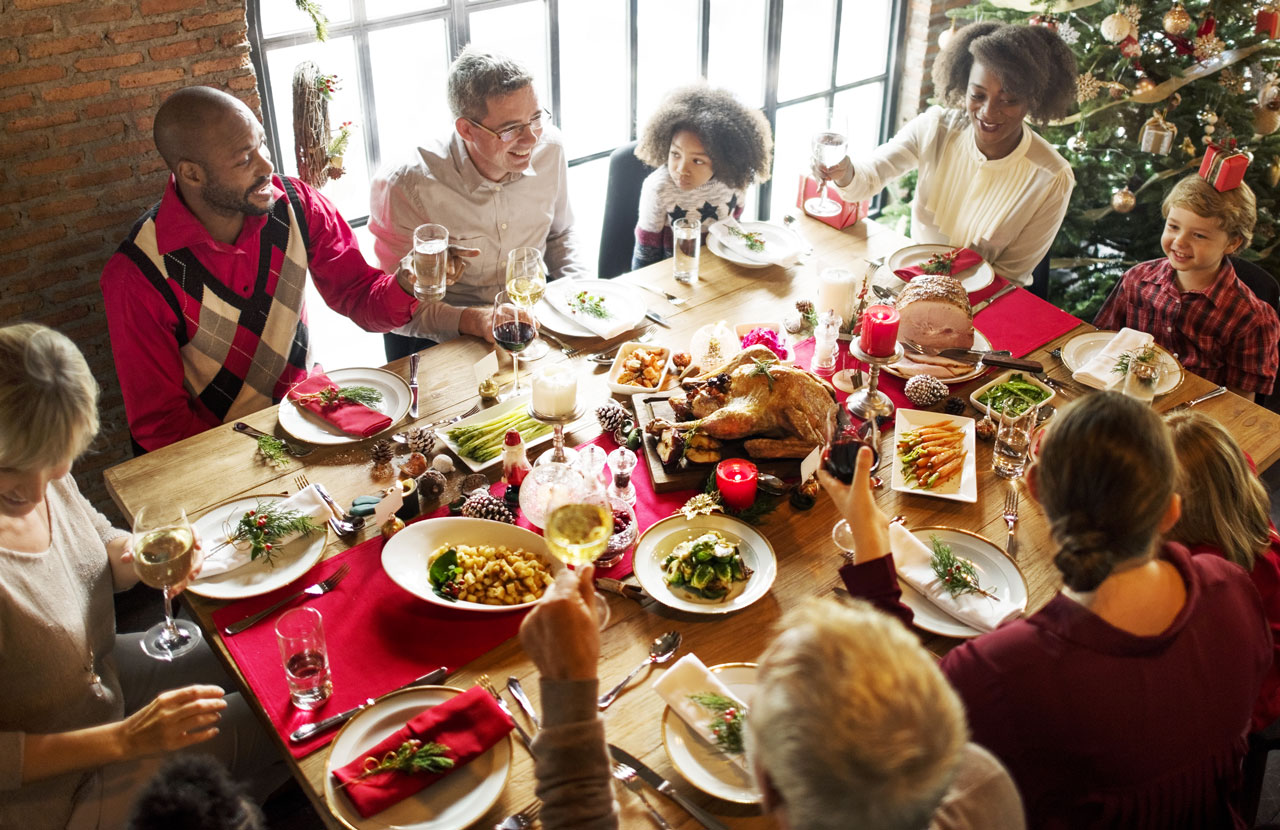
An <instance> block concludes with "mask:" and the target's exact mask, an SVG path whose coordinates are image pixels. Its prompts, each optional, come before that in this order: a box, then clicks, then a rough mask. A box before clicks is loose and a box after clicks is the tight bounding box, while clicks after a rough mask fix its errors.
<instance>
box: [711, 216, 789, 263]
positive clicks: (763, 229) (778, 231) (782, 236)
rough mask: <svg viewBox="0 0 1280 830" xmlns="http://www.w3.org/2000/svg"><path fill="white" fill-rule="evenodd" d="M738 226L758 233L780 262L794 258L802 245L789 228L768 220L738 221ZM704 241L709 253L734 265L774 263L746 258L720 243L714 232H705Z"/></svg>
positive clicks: (767, 248)
mask: <svg viewBox="0 0 1280 830" xmlns="http://www.w3.org/2000/svg"><path fill="white" fill-rule="evenodd" d="M738 227H740V228H742V230H744V231H746V232H748V233H758V234H760V235H761V236H763V237H764V244H765V250H770V251H772V252H773V256H774V257H775V258H776V259H779V260H781V261H782V262H787V261H789V260H792V259H794V258H795V255H796V253H797V252H798V251H800V249H801V248H802V247H803V243H802V242H801V240H800V237H799V236H797V235H796V233H795V231H793V230H791V229H790V228H784V227H782V226H780V225H774V224H772V223H770V222H739V223H738ZM706 243H707V250H709V251H711V253H713V254H715V255H716V256H718V257H720V258H721V259H725V260H728V261H729V262H732V263H734V264H735V265H741V266H742V267H743V268H771V267H773V266H774V265H775V264H776V263H773V262H761V261H759V260H755V259H747V258H746V257H745V256H743V255H742V254H740V253H737V252H736V251H734V250H733V249H732V248H730V247H729V246H727V245H725V244H724V243H722V242H721V241H720V240H719V239H717V238H716V237H715V235H714V234H710V233H709V234H707V236H706ZM778 267H780V268H785V267H787V266H786V265H779V266H778Z"/></svg>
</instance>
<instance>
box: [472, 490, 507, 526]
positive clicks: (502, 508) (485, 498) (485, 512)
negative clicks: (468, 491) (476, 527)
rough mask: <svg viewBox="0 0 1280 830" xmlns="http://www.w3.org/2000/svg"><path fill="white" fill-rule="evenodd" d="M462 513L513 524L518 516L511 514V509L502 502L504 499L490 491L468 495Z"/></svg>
mask: <svg viewBox="0 0 1280 830" xmlns="http://www.w3.org/2000/svg"><path fill="white" fill-rule="evenodd" d="M462 515H464V516H466V517H467V518H470V519H489V520H490V521H494V522H506V523H507V524H511V525H513V524H515V523H516V517H515V516H513V515H511V510H510V509H509V508H508V507H507V506H506V505H505V504H503V503H502V500H501V499H496V498H494V497H493V496H491V495H489V494H488V493H474V494H472V495H470V496H468V497H467V500H466V502H465V503H464V504H463V505H462Z"/></svg>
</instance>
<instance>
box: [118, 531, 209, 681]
mask: <svg viewBox="0 0 1280 830" xmlns="http://www.w3.org/2000/svg"><path fill="white" fill-rule="evenodd" d="M151 512H152V514H153V515H154V511H151ZM148 513H149V509H148V508H145V507H144V508H142V509H140V510H139V511H138V515H137V516H136V517H135V519H134V524H133V567H134V570H135V571H137V573H138V578H139V579H140V580H142V582H143V583H144V584H145V585H147V586H149V587H151V588H159V589H161V590H162V591H163V592H164V622H161V623H157V624H156V625H154V626H152V627H151V628H150V629H148V630H147V632H146V634H145V635H143V638H142V643H141V645H142V650H143V651H144V652H146V653H147V654H148V655H149V656H151V657H154V658H155V659H157V660H172V659H174V658H175V657H179V656H181V655H183V654H186V653H187V652H189V651H191V650H192V649H194V648H195V647H196V646H197V645H198V644H199V643H200V629H199V628H197V627H196V626H195V625H193V624H192V623H190V622H187V621H186V620H175V619H174V618H173V597H174V596H176V595H177V593H178V592H179V591H181V590H182V588H184V587H186V584H187V581H188V580H190V579H191V577H192V575H193V573H194V571H195V568H196V566H198V564H199V560H198V558H197V557H196V554H195V551H196V549H197V544H196V538H195V531H194V530H193V529H192V527H191V522H189V521H188V520H187V513H186V511H185V510H183V511H180V514H179V516H180V518H179V519H177V520H175V521H168V522H166V521H160V520H158V519H155V520H153V519H152V518H151V517H149V516H148Z"/></svg>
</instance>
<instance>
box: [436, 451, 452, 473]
mask: <svg viewBox="0 0 1280 830" xmlns="http://www.w3.org/2000/svg"><path fill="white" fill-rule="evenodd" d="M431 469H433V470H438V471H440V472H442V473H452V472H453V459H452V458H450V457H449V456H447V455H445V454H444V453H440V454H439V455H437V456H436V457H435V458H433V459H431Z"/></svg>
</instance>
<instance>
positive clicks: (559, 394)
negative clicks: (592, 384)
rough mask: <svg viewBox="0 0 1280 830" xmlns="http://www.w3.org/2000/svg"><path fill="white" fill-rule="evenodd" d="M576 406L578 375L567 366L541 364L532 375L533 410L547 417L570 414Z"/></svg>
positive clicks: (561, 416) (560, 416)
mask: <svg viewBox="0 0 1280 830" xmlns="http://www.w3.org/2000/svg"><path fill="white" fill-rule="evenodd" d="M577 406H578V375H577V373H576V372H574V371H573V370H572V369H570V368H569V367H568V366H565V365H563V364H556V365H553V366H543V367H542V368H541V369H539V370H538V371H537V372H535V373H534V375H533V411H534V412H535V413H537V414H538V415H542V416H545V417H547V418H563V417H565V416H568V415H572V414H573V411H574V410H575V409H576V408H577Z"/></svg>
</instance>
